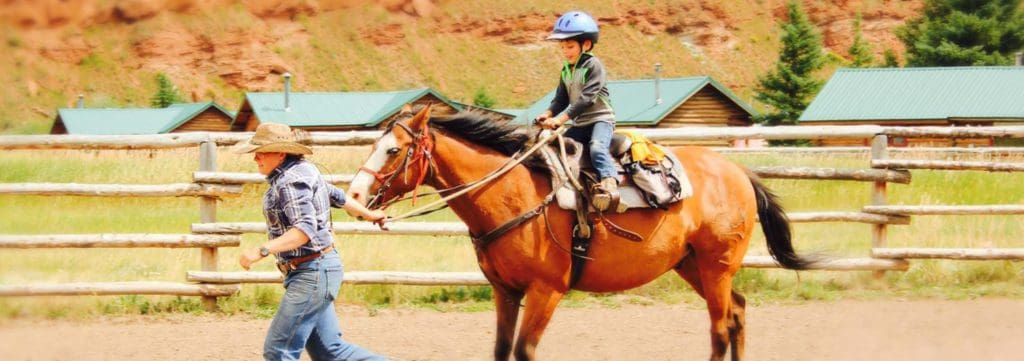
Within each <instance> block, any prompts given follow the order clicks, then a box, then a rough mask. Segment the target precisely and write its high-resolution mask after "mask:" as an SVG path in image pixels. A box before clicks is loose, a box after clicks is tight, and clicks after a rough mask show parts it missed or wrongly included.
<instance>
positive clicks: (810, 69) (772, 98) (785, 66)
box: [754, 1, 825, 144]
mask: <svg viewBox="0 0 1024 361" xmlns="http://www.w3.org/2000/svg"><path fill="white" fill-rule="evenodd" d="M786 7H787V10H788V13H789V20H788V21H786V22H784V23H782V24H781V25H782V30H783V32H784V34H783V35H782V51H781V52H780V53H779V60H778V62H776V63H775V68H774V69H773V70H772V71H770V72H769V73H767V74H765V75H763V76H761V77H759V78H758V86H757V89H756V90H755V91H756V94H755V96H754V98H755V99H757V100H758V101H761V102H762V103H764V104H767V105H769V106H771V107H772V108H773V110H774V111H773V112H769V113H765V114H763V115H761V116H760V117H757V119H755V121H757V122H759V123H763V124H765V125H779V124H796V122H797V119H798V118H800V114H802V113H803V111H804V109H806V108H807V104H808V102H809V98H810V97H811V96H812V95H814V94H815V93H817V92H818V90H819V89H820V88H821V85H822V81H820V80H817V79H815V78H814V72H815V71H817V70H819V69H821V67H822V65H823V64H824V61H825V57H824V55H823V54H822V50H821V35H819V34H818V32H817V31H816V30H815V29H814V26H813V25H812V24H811V22H810V21H809V20H808V19H807V15H806V14H804V12H803V10H801V9H800V4H799V3H797V2H796V1H790V2H789V3H788V4H787V5H786ZM776 143H783V142H772V144H776Z"/></svg>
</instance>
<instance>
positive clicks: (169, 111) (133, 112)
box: [57, 101, 234, 135]
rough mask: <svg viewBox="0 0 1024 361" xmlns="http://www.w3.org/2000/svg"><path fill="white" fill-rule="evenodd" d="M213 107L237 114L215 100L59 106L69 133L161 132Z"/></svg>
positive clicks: (118, 133) (119, 133)
mask: <svg viewBox="0 0 1024 361" xmlns="http://www.w3.org/2000/svg"><path fill="white" fill-rule="evenodd" d="M210 107H214V108H216V109H217V110H219V111H221V112H223V113H224V114H226V115H227V116H228V117H229V118H234V114H232V113H231V112H228V111H226V110H224V108H222V107H221V106H220V105H217V103H214V102H212V101H211V102H205V103H180V104H173V105H171V106H169V107H167V108H103V109H97V108H63V109H58V110H57V117H58V118H60V120H61V121H62V122H63V123H64V128H66V129H67V131H68V134H85V135H125V134H161V133H169V132H171V131H172V130H174V129H177V128H178V127H179V126H181V125H182V124H184V123H185V122H187V121H189V120H191V119H192V118H193V117H195V116H196V115H199V113H202V112H204V111H206V110H207V109H209V108H210Z"/></svg>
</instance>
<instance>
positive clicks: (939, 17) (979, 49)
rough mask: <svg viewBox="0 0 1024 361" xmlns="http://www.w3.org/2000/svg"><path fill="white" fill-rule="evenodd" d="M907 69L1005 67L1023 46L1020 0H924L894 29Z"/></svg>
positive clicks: (1023, 15) (1023, 12)
mask: <svg viewBox="0 0 1024 361" xmlns="http://www.w3.org/2000/svg"><path fill="white" fill-rule="evenodd" d="M896 35H897V36H898V37H899V38H900V40H901V41H903V44H905V45H906V47H907V53H906V56H905V58H906V60H907V65H908V66H967V65H1009V64H1011V63H1012V62H1013V54H1014V53H1015V52H1017V51H1019V50H1020V49H1021V48H1024V10H1022V7H1021V0H973V1H965V0H926V1H925V6H924V12H923V14H921V17H919V18H917V19H914V20H911V21H909V22H908V23H907V24H906V25H904V26H902V27H900V28H899V29H897V31H896Z"/></svg>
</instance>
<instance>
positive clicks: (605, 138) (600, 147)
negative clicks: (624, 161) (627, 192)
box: [565, 122, 618, 179]
mask: <svg viewBox="0 0 1024 361" xmlns="http://www.w3.org/2000/svg"><path fill="white" fill-rule="evenodd" d="M614 131H615V124H612V123H608V122H597V123H594V124H592V125H588V126H584V127H572V128H569V130H567V131H565V136H567V137H569V138H572V139H575V140H576V141H577V142H580V143H583V145H584V146H586V147H587V148H588V149H589V150H590V163H592V164H593V165H594V169H595V170H597V174H598V175H600V176H601V179H604V178H609V177H611V178H616V177H617V176H618V174H617V173H616V172H615V163H613V162H614V160H613V159H612V154H611V152H610V151H608V147H609V146H610V145H611V143H612V132H614Z"/></svg>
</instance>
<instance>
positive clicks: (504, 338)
mask: <svg viewBox="0 0 1024 361" xmlns="http://www.w3.org/2000/svg"><path fill="white" fill-rule="evenodd" d="M522 300H523V293H522V292H519V291H512V290H508V289H507V288H505V287H501V286H495V287H494V306H495V307H494V310H495V311H496V313H497V315H498V332H497V336H495V340H494V360H495V361H506V360H508V356H509V355H510V354H511V353H512V337H513V336H515V334H516V320H518V318H519V302H520V301H522Z"/></svg>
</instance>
